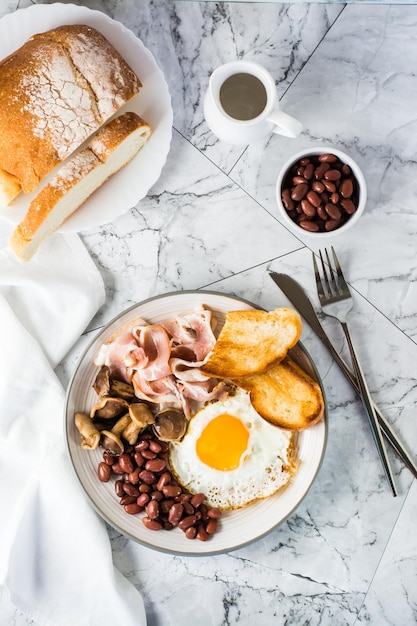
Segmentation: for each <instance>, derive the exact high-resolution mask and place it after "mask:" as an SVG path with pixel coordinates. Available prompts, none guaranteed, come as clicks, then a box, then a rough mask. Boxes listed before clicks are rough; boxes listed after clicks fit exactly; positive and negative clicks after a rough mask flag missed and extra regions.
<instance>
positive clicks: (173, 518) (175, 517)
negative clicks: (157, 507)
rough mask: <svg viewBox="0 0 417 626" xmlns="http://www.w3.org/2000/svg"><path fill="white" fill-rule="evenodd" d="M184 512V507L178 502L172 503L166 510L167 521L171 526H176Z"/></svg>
mask: <svg viewBox="0 0 417 626" xmlns="http://www.w3.org/2000/svg"><path fill="white" fill-rule="evenodd" d="M183 512H184V507H183V505H182V504H181V503H180V502H176V503H175V504H173V505H172V506H171V507H170V509H169V511H168V521H169V523H170V524H172V525H173V526H178V524H179V523H180V520H181V518H182V514H183Z"/></svg>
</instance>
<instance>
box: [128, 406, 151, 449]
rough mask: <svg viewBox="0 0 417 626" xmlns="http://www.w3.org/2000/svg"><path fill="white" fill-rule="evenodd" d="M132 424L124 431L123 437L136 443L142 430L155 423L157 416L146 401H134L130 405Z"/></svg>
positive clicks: (131, 442) (129, 441)
mask: <svg viewBox="0 0 417 626" xmlns="http://www.w3.org/2000/svg"><path fill="white" fill-rule="evenodd" d="M129 416H130V418H131V422H130V424H128V426H127V427H126V428H125V429H124V431H123V438H124V439H126V441H127V442H128V443H130V444H131V445H134V444H135V443H136V441H137V439H138V436H139V433H140V432H141V430H143V429H144V428H146V427H147V426H149V424H153V423H154V421H155V418H154V416H153V414H152V411H151V410H150V408H149V407H148V405H147V404H145V403H144V402H134V403H133V404H131V405H130V406H129Z"/></svg>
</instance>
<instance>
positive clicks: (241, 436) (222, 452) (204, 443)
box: [196, 413, 249, 471]
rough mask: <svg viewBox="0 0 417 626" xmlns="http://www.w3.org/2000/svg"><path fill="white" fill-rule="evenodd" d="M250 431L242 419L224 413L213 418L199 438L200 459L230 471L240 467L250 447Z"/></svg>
mask: <svg viewBox="0 0 417 626" xmlns="http://www.w3.org/2000/svg"><path fill="white" fill-rule="evenodd" d="M248 442H249V431H248V429H247V428H246V426H245V425H244V424H243V423H242V421H241V420H240V419H238V418H237V417H235V416H234V415H229V414H228V413H223V414H221V415H218V416H217V417H215V418H214V419H212V420H211V421H210V422H209V423H208V424H207V426H206V427H205V428H204V430H203V431H202V433H201V435H200V437H199V438H198V440H197V444H196V452H197V455H198V457H199V458H200V460H201V461H202V462H203V463H205V464H206V465H208V466H209V467H212V468H213V469H217V470H222V471H230V470H233V469H236V468H237V467H239V465H240V463H241V460H242V459H243V458H244V454H245V452H246V450H247V448H248Z"/></svg>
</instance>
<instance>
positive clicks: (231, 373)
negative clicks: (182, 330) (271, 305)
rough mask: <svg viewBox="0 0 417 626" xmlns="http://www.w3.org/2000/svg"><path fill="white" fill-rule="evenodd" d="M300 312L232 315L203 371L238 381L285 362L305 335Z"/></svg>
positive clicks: (249, 311) (243, 312)
mask: <svg viewBox="0 0 417 626" xmlns="http://www.w3.org/2000/svg"><path fill="white" fill-rule="evenodd" d="M301 328H302V322H301V317H300V315H299V313H298V312H297V311H294V310H293V309H289V308H284V307H283V308H278V309H275V310H274V311H262V310H257V309H255V310H252V309H251V310H245V311H229V312H228V313H227V314H226V321H225V324H224V326H223V328H222V330H221V331H220V334H219V336H218V338H217V341H216V344H215V346H214V348H213V350H212V352H211V354H210V356H209V358H208V360H207V363H206V364H205V365H204V366H203V367H202V370H203V371H204V372H205V373H206V374H208V375H210V376H213V377H215V378H229V379H231V380H234V379H235V378H238V377H240V376H246V375H249V374H253V373H258V372H261V371H263V370H265V369H266V368H267V367H268V366H270V365H271V364H272V363H274V362H275V361H277V360H281V359H283V358H284V357H285V356H286V354H287V351H288V350H289V349H290V348H292V347H293V346H294V345H295V344H296V343H297V341H298V339H299V337H300V335H301Z"/></svg>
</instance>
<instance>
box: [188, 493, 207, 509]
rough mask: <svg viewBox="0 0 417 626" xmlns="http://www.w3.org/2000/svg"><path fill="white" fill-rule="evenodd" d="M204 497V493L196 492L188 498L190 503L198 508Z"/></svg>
mask: <svg viewBox="0 0 417 626" xmlns="http://www.w3.org/2000/svg"><path fill="white" fill-rule="evenodd" d="M205 499H206V496H205V495H204V493H196V494H195V495H194V496H193V497H192V498H191V500H190V503H191V504H192V506H193V507H194V508H195V509H198V507H199V506H200V505H201V504H203V502H204V500H205Z"/></svg>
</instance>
